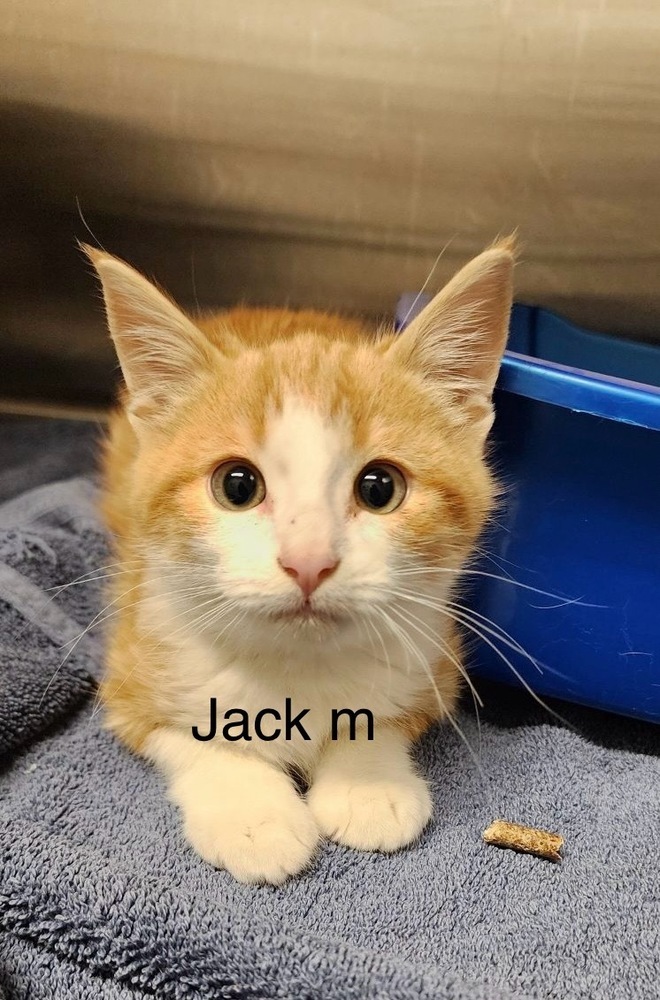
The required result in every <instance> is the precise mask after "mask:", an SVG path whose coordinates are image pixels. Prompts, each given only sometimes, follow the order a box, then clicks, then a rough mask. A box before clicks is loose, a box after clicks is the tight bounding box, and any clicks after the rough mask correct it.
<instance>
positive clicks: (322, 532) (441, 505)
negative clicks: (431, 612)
mask: <svg viewBox="0 0 660 1000" xmlns="http://www.w3.org/2000/svg"><path fill="white" fill-rule="evenodd" d="M489 254H490V259H489V260H488V261H487V262H486V264H487V265H488V266H487V267H482V268H481V269H479V268H476V270H475V274H474V276H471V275H469V274H468V279H470V277H472V278H473V280H472V281H469V280H468V281H467V282H466V280H465V278H463V280H462V282H461V281H459V279H460V278H461V275H463V272H461V275H459V276H458V279H454V283H453V284H456V283H457V282H458V284H457V288H456V289H455V290H454V293H453V295H452V294H450V295H449V297H447V291H445V293H444V295H445V300H442V301H440V303H439V304H438V301H437V300H434V303H432V304H431V306H430V307H428V309H427V310H425V312H424V313H423V314H422V316H421V317H420V318H419V319H418V320H417V321H415V323H413V324H412V325H411V327H410V328H409V329H408V331H407V332H406V333H405V334H403V335H401V336H400V337H396V336H395V335H393V334H389V335H384V336H381V337H378V338H373V337H372V338H369V337H368V336H367V335H366V334H365V336H364V338H362V339H360V338H358V337H356V336H354V335H351V336H346V335H345V334H344V331H343V330H342V326H341V320H340V319H337V320H336V335H335V336H334V337H329V336H328V335H327V333H326V334H325V335H321V334H319V333H317V332H316V331H315V330H314V328H313V326H312V327H310V328H303V329H302V330H301V331H300V332H299V333H297V334H295V335H294V336H288V337H287V338H286V339H279V340H275V341H273V340H269V339H268V338H265V339H264V342H262V343H256V344H254V343H253V344H252V346H249V347H248V346H247V345H245V344H243V345H242V342H241V335H242V331H241V329H240V316H241V314H240V312H237V313H234V314H232V313H228V314H227V316H226V320H225V326H224V329H222V330H219V328H217V329H216V330H215V332H214V333H213V336H211V337H208V336H206V335H204V334H203V333H201V332H200V330H199V329H198V328H197V327H193V326H192V324H190V323H189V321H188V320H186V319H184V318H183V317H182V315H181V314H180V313H178V311H177V310H175V307H173V306H172V305H171V304H170V303H167V302H166V300H164V299H162V297H161V296H160V295H159V293H157V292H156V291H155V290H154V289H152V288H151V286H148V285H147V283H146V282H144V279H140V278H139V276H137V275H135V272H131V271H130V269H128V268H127V267H126V265H123V264H120V262H117V261H114V259H112V258H106V257H103V258H99V256H98V255H97V257H96V258H95V263H96V266H97V268H98V270H99V273H100V274H101V276H102V278H103V281H104V291H105V294H106V301H107V303H108V313H109V319H110V325H111V329H113V325H114V326H115V327H116V326H118V325H120V326H121V330H120V331H119V332H118V333H116V334H115V339H116V342H117V343H118V349H119V353H120V359H121V360H122V367H123V368H124V373H125V376H126V381H127V385H128V391H129V407H130V408H131V409H132V413H133V424H134V427H135V429H136V434H137V438H138V442H139V451H138V459H137V463H136V486H137V493H136V497H135V510H136V517H137V518H138V520H139V522H140V525H141V532H142V537H143V541H144V545H145V551H146V553H147V556H148V559H150V560H151V561H152V564H153V567H154V571H155V572H156V574H158V572H159V570H158V569H157V567H160V568H161V569H162V567H163V566H172V567H178V568H179V573H180V567H181V566H184V567H187V568H188V571H189V574H190V575H191V576H194V575H195V574H194V571H193V569H192V568H193V567H196V568H197V571H196V572H197V578H198V579H199V578H200V577H201V578H203V580H204V582H205V585H206V586H207V588H208V589H209V590H212V589H215V590H216V591H217V592H218V593H219V594H222V595H223V596H224V597H226V598H227V601H228V602H230V610H231V614H232V615H233V616H234V620H236V621H239V622H240V623H241V624H243V625H244V624H245V622H246V621H251V622H253V623H254V622H259V623H260V624H261V626H262V629H263V628H266V629H272V631H273V635H275V634H277V635H281V634H282V632H283V631H284V632H286V631H287V630H292V631H293V632H294V633H295V634H296V635H300V634H318V632H319V630H321V631H322V632H324V633H326V632H327V631H328V630H331V631H334V632H338V631H340V630H341V629H343V628H350V627H351V626H352V625H353V624H354V623H355V622H356V620H357V619H359V618H362V617H364V616H371V617H373V616H374V615H377V614H378V610H377V609H378V608H387V607H388V606H389V607H391V606H392V605H397V604H399V605H400V604H401V594H402V593H405V592H407V593H408V594H413V593H418V594H419V593H420V592H421V593H424V592H433V594H434V595H435V596H436V597H437V595H438V594H441V595H442V594H443V593H445V592H446V590H447V589H448V588H449V586H450V585H451V584H452V583H453V582H454V579H455V574H456V571H458V569H459V568H460V566H461V564H462V563H463V562H464V560H465V558H466V557H467V556H468V555H469V553H470V550H471V548H472V546H473V544H474V541H475V538H476V536H477V535H478V533H479V531H480V529H481V527H482V525H483V522H484V519H485V517H486V516H487V513H488V511H489V509H490V506H491V503H492V495H493V484H492V480H491V477H490V474H489V472H488V470H487V468H486V465H485V463H484V460H483V445H484V438H485V433H486V431H487V429H488V427H489V425H490V421H491V415H490V402H489V399H490V392H491V390H492V383H493V381H494V377H495V375H496V371H497V367H498V364H499V358H500V356H501V351H502V349H503V344H504V336H505V330H506V322H507V317H508V309H509V305H510V288H509V281H510V264H511V251H510V248H509V247H505V248H502V249H499V250H498V249H494V250H491V251H487V252H486V254H484V255H482V257H484V258H485V257H487V255H489ZM477 260H480V258H478V259H477ZM475 263H476V262H473V264H472V265H470V266H471V267H473V269H474V264H475ZM104 264H107V267H106V269H105V271H104V266H103V265H104ZM117 267H119V268H120V269H125V270H120V271H119V272H117V271H116V268H117ZM112 268H115V270H114V271H113V270H112ZM465 270H466V271H467V270H468V269H465ZM500 272H501V273H500ZM117 273H118V274H119V277H120V278H121V279H122V280H123V282H124V285H123V286H120V283H119V284H118V279H117ZM127 275H128V278H127ZM134 275H135V279H138V281H139V282H140V283H143V284H139V285H138V287H137V291H138V292H141V293H142V294H143V295H144V297H145V300H146V301H145V304H144V311H146V312H147V314H148V315H147V316H146V317H145V316H144V315H142V314H141V315H140V316H139V317H138V320H139V322H138V321H136V320H135V319H133V320H132V321H131V318H130V316H129V314H128V310H129V309H131V310H133V311H134V310H135V308H136V307H135V303H136V287H135V279H134V278H133V276H134ZM127 280H128V281H130V282H131V288H130V292H131V296H132V297H131V300H130V301H129V297H128V295H127V287H126V281H127ZM473 285H474V287H473ZM145 286H146V288H145ZM147 289H150V292H148V291H147ZM448 289H449V291H450V293H451V285H450V286H448ZM151 293H153V295H151ZM442 294H443V293H441V296H442ZM113 295H114V298H113ZM153 296H158V298H157V299H155V298H154V297H153ZM441 296H439V297H438V299H440V298H441ZM163 303H165V304H164V305H163ZM156 307H158V309H159V310H160V311H158V309H157V308H156ZM122 310H123V311H122ZM169 310H171V311H172V314H170V312H169ZM154 312H157V313H158V315H157V316H155V317H154ZM438 314H440V315H438ZM232 317H233V319H232ZM131 322H132V326H131ZM442 322H444V324H445V329H446V340H445V341H444V342H443V339H442V329H441V328H440V329H439V327H440V326H441V323H442ZM147 323H149V324H150V327H147ZM177 323H178V326H177ZM459 323H461V324H462V330H459V329H458V324H459ZM159 324H160V327H161V329H160V331H159V337H160V345H158V344H157V343H155V342H154V333H153V328H154V327H156V326H158V325H159ZM127 327H128V329H129V332H128V333H127ZM175 328H176V329H175ZM173 329H175V336H173V335H172V330H173ZM475 330H476V331H477V332H476V333H475ZM131 331H133V332H131ZM457 332H458V334H459V337H460V338H462V341H461V340H460V339H459V337H457ZM113 333H115V331H114V330H113ZM234 335H235V336H234ZM477 335H479V336H480V338H481V339H480V340H479V341H478V342H477V340H476V337H477ZM145 336H148V337H149V339H150V342H149V343H148V344H145V343H144V340H145ZM470 336H472V338H473V339H474V340H475V343H473V344H470V343H469V338H470ZM129 337H133V338H134V339H135V343H136V349H135V350H134V351H133V352H132V354H131V352H130V344H129ZM119 338H122V339H119ZM484 339H486V340H487V343H486V344H485V346H484ZM127 345H128V349H127ZM158 346H160V352H157V351H156V348H157V347H158ZM122 354H123V356H122ZM168 356H169V357H170V359H171V362H170V365H169V367H168V362H167V357H168ZM155 366H158V367H159V369H160V370H159V371H158V372H156V373H154V367H155ZM179 579H180V576H179ZM168 586H169V584H168ZM409 609H410V610H409V612H408V613H411V612H414V607H413V606H412V605H409ZM228 613H229V612H227V614H228ZM210 620H211V619H210V618H209V621H210ZM222 620H223V619H218V621H222ZM224 621H225V623H226V622H227V621H228V617H227V615H225V617H224ZM200 624H203V622H200Z"/></svg>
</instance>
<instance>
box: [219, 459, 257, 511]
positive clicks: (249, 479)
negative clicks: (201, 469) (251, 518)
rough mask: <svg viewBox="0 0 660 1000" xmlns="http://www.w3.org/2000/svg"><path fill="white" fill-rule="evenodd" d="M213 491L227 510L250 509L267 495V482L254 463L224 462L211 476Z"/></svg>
mask: <svg viewBox="0 0 660 1000" xmlns="http://www.w3.org/2000/svg"><path fill="white" fill-rule="evenodd" d="M211 493H212V494H213V497H214V499H215V500H216V501H217V502H218V503H219V504H220V506H221V507H225V508H226V509H227V510H249V509H250V507H256V506H257V504H260V503H261V501H262V500H263V498H264V497H265V496H266V484H265V482H264V477H263V476H262V475H261V473H260V472H259V470H258V469H256V468H255V467H254V465H249V464H248V463H247V462H223V464H222V465H219V466H218V468H217V469H216V470H215V472H214V473H213V474H212V476H211Z"/></svg>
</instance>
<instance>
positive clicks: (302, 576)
mask: <svg viewBox="0 0 660 1000" xmlns="http://www.w3.org/2000/svg"><path fill="white" fill-rule="evenodd" d="M278 561H279V564H280V566H281V567H282V569H283V570H284V572H285V573H288V574H289V576H292V577H293V579H294V580H295V581H296V583H297V584H298V586H299V587H300V589H301V590H302V592H303V595H304V597H305V600H307V598H308V597H309V596H310V594H313V593H314V591H315V590H316V588H317V587H318V586H319V585H320V584H322V583H323V581H324V580H327V578H328V577H329V576H332V574H333V573H334V571H335V570H336V569H337V566H338V565H339V560H338V559H336V558H335V556H334V555H332V553H330V552H325V553H321V554H320V555H296V556H294V555H292V554H286V555H283V556H281V557H280V559H279V560H278Z"/></svg>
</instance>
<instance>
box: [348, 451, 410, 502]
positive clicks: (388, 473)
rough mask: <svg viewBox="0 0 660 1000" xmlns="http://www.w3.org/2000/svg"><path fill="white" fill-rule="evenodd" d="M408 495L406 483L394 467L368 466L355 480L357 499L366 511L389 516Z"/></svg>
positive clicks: (384, 465) (382, 465) (383, 465)
mask: <svg viewBox="0 0 660 1000" xmlns="http://www.w3.org/2000/svg"><path fill="white" fill-rule="evenodd" d="M405 495H406V481H405V479H404V478H403V475H402V474H401V473H400V472H399V470H398V469H396V468H395V467H394V466H393V465H386V464H385V463H384V462H383V463H382V464H379V465H368V466H367V467H366V469H363V470H362V472H361V473H360V475H359V476H358V477H357V479H356V480H355V498H356V500H357V502H358V503H359V504H360V506H361V507H364V508H365V510H371V511H374V513H376V514H389V512H390V511H391V510H396V508H397V507H398V506H399V505H400V504H401V502H402V501H403V498H404V497H405Z"/></svg>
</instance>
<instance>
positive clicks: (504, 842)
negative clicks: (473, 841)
mask: <svg viewBox="0 0 660 1000" xmlns="http://www.w3.org/2000/svg"><path fill="white" fill-rule="evenodd" d="M482 836H483V838H484V840H485V841H486V843H487V844H495V845H496V846H497V847H510V848H511V849H512V850H514V851H523V852H524V853H525V854H536V855H538V857H540V858H547V859H548V861H561V854H560V853H559V851H560V850H561V848H562V847H563V844H564V838H563V837H560V836H559V834H558V833H550V832H549V831H548V830H536V829H534V827H532V826H521V825H520V823H507V821H506V820H504V819H496V820H495V822H494V823H491V824H490V826H489V827H488V829H487V830H484V832H483V834H482Z"/></svg>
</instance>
